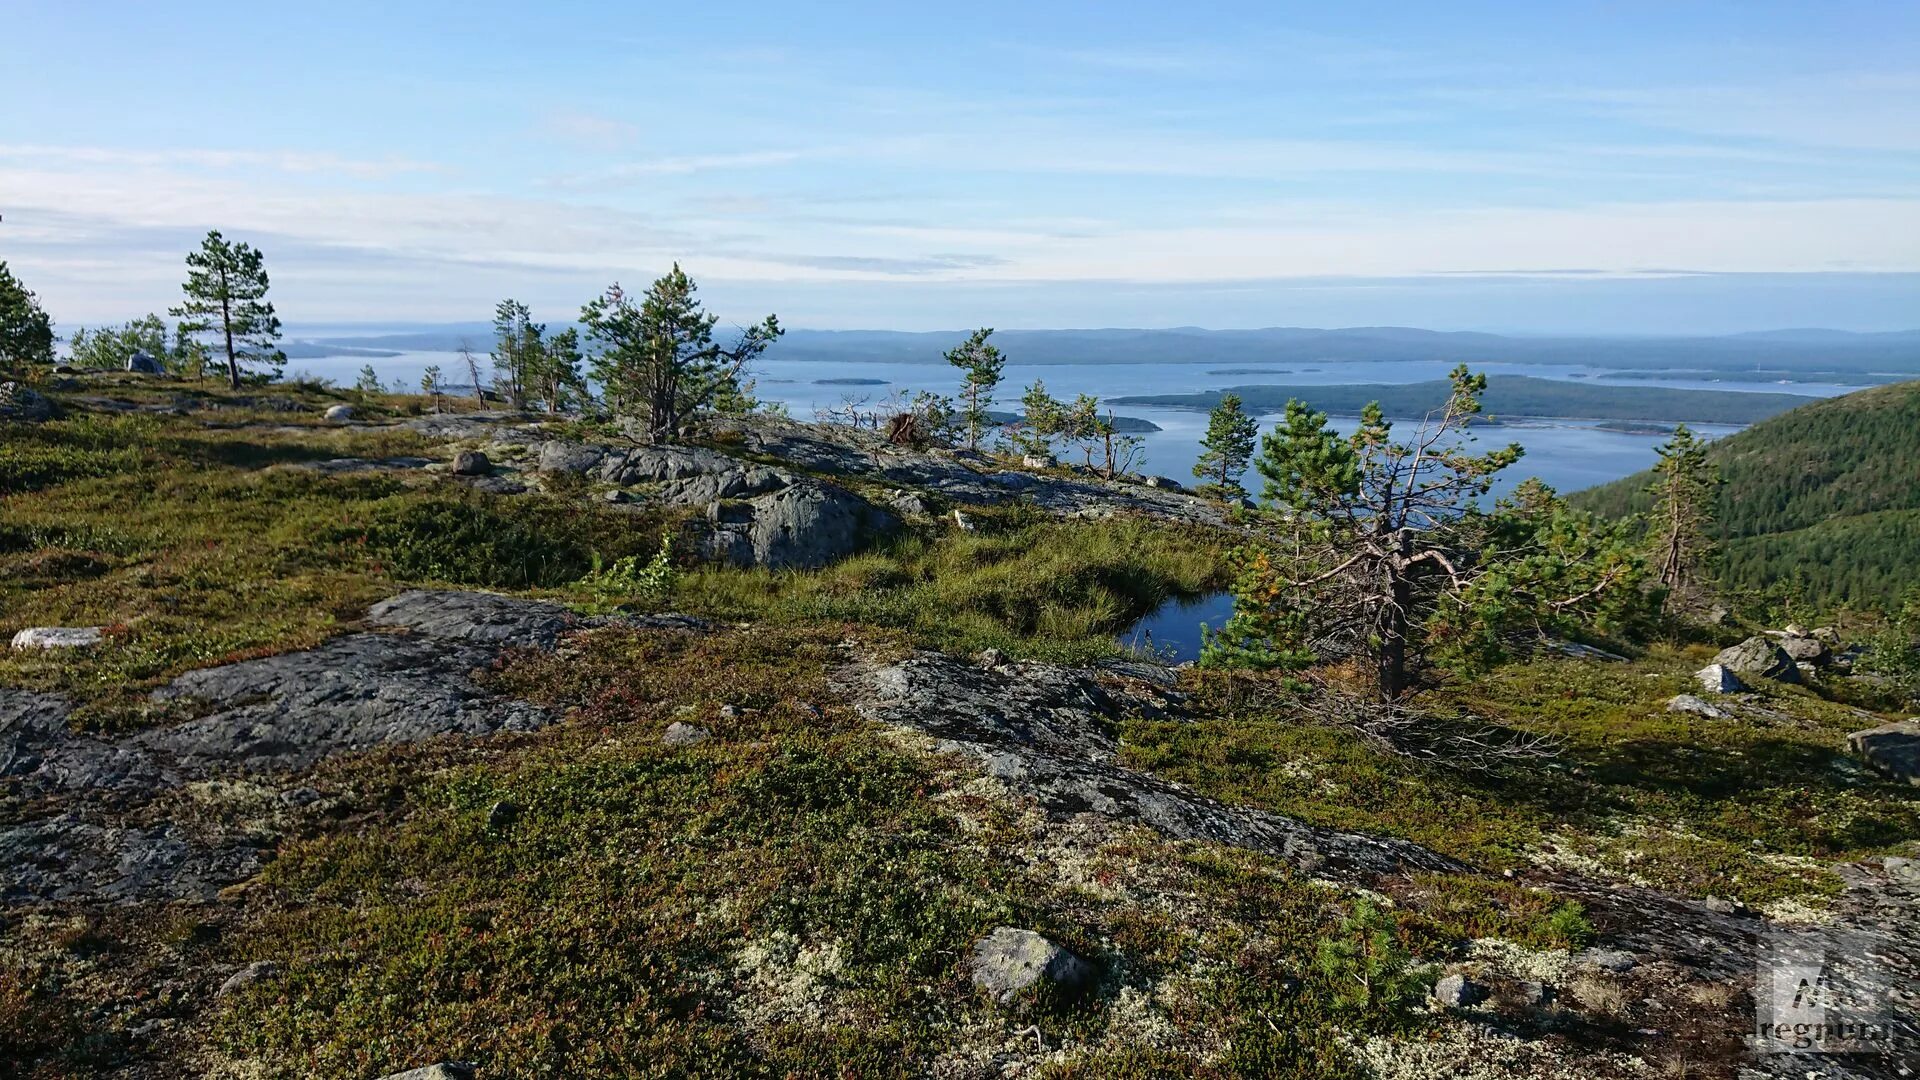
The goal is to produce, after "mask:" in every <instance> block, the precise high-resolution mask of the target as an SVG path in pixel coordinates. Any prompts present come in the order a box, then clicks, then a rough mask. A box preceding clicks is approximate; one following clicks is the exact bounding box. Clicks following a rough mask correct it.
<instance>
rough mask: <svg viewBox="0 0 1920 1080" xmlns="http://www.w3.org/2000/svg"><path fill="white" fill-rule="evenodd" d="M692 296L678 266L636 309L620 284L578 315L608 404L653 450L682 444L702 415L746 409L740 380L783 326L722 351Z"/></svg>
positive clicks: (760, 326)
mask: <svg viewBox="0 0 1920 1080" xmlns="http://www.w3.org/2000/svg"><path fill="white" fill-rule="evenodd" d="M695 292H696V289H695V286H694V284H693V280H692V279H691V278H689V277H687V274H686V272H685V271H683V270H681V269H680V266H679V264H678V263H676V264H674V267H673V269H672V270H671V271H669V272H668V273H667V274H666V275H665V276H663V277H661V278H660V279H659V280H658V281H655V282H654V283H653V286H652V288H650V289H648V290H647V292H646V295H645V296H643V297H641V298H640V302H639V303H637V304H636V303H634V300H633V297H631V296H629V295H628V294H627V293H626V292H625V291H624V290H623V289H621V288H620V286H619V285H618V284H615V285H613V286H612V287H610V288H608V289H607V291H606V293H605V294H604V295H602V296H600V297H598V298H596V299H594V300H593V301H591V302H589V303H588V304H587V305H586V306H585V307H583V308H581V309H580V324H581V325H582V326H583V327H585V328H586V331H587V338H588V340H589V341H591V342H593V344H594V345H595V347H596V350H595V353H594V356H593V360H592V365H593V372H594V377H595V378H596V379H597V380H598V381H599V383H600V385H601V386H602V387H603V388H604V392H605V394H606V398H607V401H608V403H609V404H610V405H611V406H612V407H613V408H614V410H615V411H616V412H620V413H623V414H626V415H628V416H631V417H632V418H633V419H634V420H636V421H637V422H638V427H639V430H640V437H642V438H644V439H646V440H647V441H648V442H656V443H665V442H671V441H673V440H674V439H676V438H678V437H679V435H680V429H681V426H682V424H684V422H685V421H686V419H687V417H689V416H691V415H692V414H693V413H694V412H696V411H698V410H700V409H703V408H710V407H713V406H715V405H716V404H725V405H727V406H728V407H730V408H739V407H743V406H745V405H746V404H747V403H748V402H749V400H750V399H749V398H748V397H747V388H746V387H744V386H743V384H742V376H743V373H744V372H745V370H746V367H747V365H748V364H749V363H751V362H752V361H753V359H754V358H755V357H757V356H759V355H760V354H761V353H763V352H765V351H766V349H767V346H769V345H771V344H773V343H774V341H776V340H778V339H779V337H780V334H781V330H780V321H779V320H778V319H776V318H775V317H774V316H772V315H769V316H767V317H766V318H765V319H764V320H762V321H761V322H759V323H756V324H754V325H753V326H749V327H747V328H746V329H745V330H743V331H742V332H741V334H740V337H739V338H738V339H736V340H735V342H734V345H733V347H732V348H725V347H723V346H721V345H720V344H719V343H717V342H715V341H714V339H713V328H714V326H715V324H717V323H718V322H719V321H720V317H719V316H718V315H714V314H711V313H709V312H707V311H705V310H703V309H702V308H701V306H700V301H699V299H698V298H697V297H695V295H694V293H695Z"/></svg>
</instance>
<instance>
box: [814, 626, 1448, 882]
mask: <svg viewBox="0 0 1920 1080" xmlns="http://www.w3.org/2000/svg"><path fill="white" fill-rule="evenodd" d="M1100 674H1101V673H1100V672H1097V671H1090V670H1084V669H1076V668H1066V667H1060V666H1057V665H1051V664H1036V663H1020V664H1005V665H999V666H994V667H981V666H979V665H976V664H969V663H966V662H964V661H960V660H956V659H954V658H951V657H946V656H939V655H934V654H923V655H920V656H916V657H913V658H910V659H908V660H905V661H902V662H899V663H891V664H877V663H856V664H853V665H850V666H848V667H847V668H845V669H843V670H842V671H841V672H840V673H839V674H838V676H837V685H838V687H839V690H840V692H841V693H842V694H843V695H844V696H845V697H846V698H847V699H848V700H849V701H850V702H851V703H852V704H853V705H854V707H855V708H856V709H857V710H858V711H859V712H860V713H861V714H862V715H864V716H867V717H868V718H870V719H873V720H878V721H880V722H882V723H887V724H892V725H895V726H898V727H903V728H908V729H911V730H914V731H919V732H923V733H925V734H927V735H931V736H933V737H934V738H936V739H938V740H939V741H940V745H941V747H942V748H943V749H949V750H958V751H961V752H964V753H967V754H969V755H971V756H973V757H974V758H975V759H977V760H978V761H979V762H980V763H981V764H982V765H983V766H984V767H985V769H986V771H987V772H988V773H989V774H990V775H992V776H994V777H996V778H998V779H999V780H1001V781H1002V782H1003V783H1005V784H1006V785H1007V786H1008V787H1009V788H1010V789H1012V790H1013V791H1015V792H1017V793H1019V794H1021V795H1025V796H1028V797H1030V798H1032V799H1034V800H1035V801H1036V802H1037V803H1038V804H1039V805H1040V807H1041V808H1042V809H1044V810H1045V811H1046V812H1047V813H1048V814H1050V815H1052V816H1055V817H1061V818H1070V817H1073V816H1075V815H1077V814H1094V815H1097V816H1099V817H1104V818H1108V819H1111V820H1114V821H1121V822H1128V823H1132V824H1138V825H1144V826H1147V827H1149V828H1152V829H1154V830H1156V831H1158V832H1160V833H1162V834H1163V835H1166V836H1169V837H1172V838H1174V839H1180V840H1208V841H1213V842H1215V843H1221V844H1227V845H1230V846H1233V847H1241V848H1246V849H1248V850H1252V851H1258V852H1261V853H1263V854H1267V855H1272V856H1275V857H1278V858H1282V859H1285V860H1287V861H1289V862H1291V863H1293V864H1294V865H1295V866H1298V867H1300V868H1301V869H1303V870H1307V871H1310V872H1320V873H1331V874H1338V875H1342V876H1347V877H1353V878H1367V877H1378V876H1381V875H1385V874H1392V873H1399V872H1403V871H1407V870H1436V871H1457V870H1463V869H1465V867H1464V866H1463V865H1462V864H1460V863H1458V862H1456V861H1455V860H1453V859H1449V858H1447V857H1446V856H1444V855H1440V854H1438V853H1437V852H1433V851H1430V850H1428V849H1426V848H1423V847H1421V846H1419V845H1417V844H1413V843H1409V842H1407V841H1404V840H1395V839H1387V838H1378V837H1370V836H1362V835H1360V834H1358V833H1348V832H1341V831H1338V830H1335V829H1325V828H1319V827H1317V826H1312V825H1308V824H1306V823H1305V822H1301V821H1298V820H1295V819H1293V818H1290V817H1286V816H1284V815H1281V814H1274V813H1269V812H1267V811H1263V810H1256V809H1252V808H1248V807H1236V806H1227V805H1225V804H1223V803H1219V802H1216V801H1214V800H1212V799H1209V798H1207V797H1205V796H1203V795H1200V794H1198V793H1197V792H1194V791H1192V790H1190V789H1188V788H1186V787H1183V786H1181V785H1179V784H1174V783H1170V782H1168V781H1165V780H1161V779H1159V778H1157V777H1153V776H1149V775H1147V774H1145V773H1141V772H1138V771H1136V770H1133V769H1129V768H1127V767H1125V766H1124V765H1121V764H1119V763H1118V761H1117V760H1116V758H1117V755H1116V751H1117V749H1118V744H1117V740H1116V738H1115V736H1114V721H1115V720H1116V719H1118V718H1119V717H1122V716H1125V715H1129V714H1131V715H1156V714H1162V715H1163V714H1165V712H1166V710H1167V709H1168V708H1169V707H1177V702H1176V701H1174V700H1171V699H1170V698H1169V697H1168V696H1167V695H1166V694H1165V693H1164V691H1161V690H1158V689H1155V688H1153V687H1152V686H1151V684H1150V683H1148V684H1144V685H1143V682H1142V681H1139V680H1114V681H1112V682H1111V683H1109V681H1108V680H1104V679H1102V678H1100V677H1099V676H1100Z"/></svg>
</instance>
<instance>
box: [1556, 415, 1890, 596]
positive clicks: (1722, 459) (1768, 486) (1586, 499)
mask: <svg viewBox="0 0 1920 1080" xmlns="http://www.w3.org/2000/svg"><path fill="white" fill-rule="evenodd" d="M1709 456H1710V458H1711V459H1712V460H1713V462H1714V463H1715V464H1716V465H1718V466H1719V469H1720V474H1721V476H1722V478H1723V479H1724V481H1725V482H1724V483H1723V484H1722V485H1721V488H1720V491H1719V495H1718V499H1717V505H1716V508H1715V519H1716V521H1718V522H1719V527H1720V529H1721V533H1722V536H1723V537H1724V538H1725V540H1726V553H1725V556H1724V560H1723V566H1722V568H1721V577H1722V580H1723V582H1724V583H1725V584H1726V585H1728V586H1730V587H1733V588H1736V589H1757V590H1767V589H1781V588H1786V589H1790V590H1791V591H1792V592H1793V593H1795V594H1796V595H1798V596H1801V597H1803V598H1805V599H1808V600H1814V601H1817V602H1826V603H1842V602H1846V603H1852V604H1854V605H1863V606H1875V607H1877V606H1883V605H1885V604H1887V603H1889V602H1891V601H1892V600H1894V599H1895V598H1897V597H1898V596H1900V595H1901V594H1902V593H1904V592H1905V591H1906V590H1908V589H1910V588H1912V587H1913V586H1914V584H1915V580H1914V575H1913V568H1914V567H1915V566H1916V565H1920V382H1906V383H1895V384H1893V385H1891V386H1881V387H1875V388H1873V389H1870V390H1862V391H1859V392H1857V393H1852V394H1847V395H1845V396H1844V397H1838V398H1832V399H1829V400H1825V401H1820V402H1816V403H1814V404H1811V405H1804V406H1802V407H1800V408H1797V409H1794V410H1793V411H1791V412H1788V413H1784V414H1782V415H1780V416H1776V417H1774V418H1772V419H1770V420H1766V421H1764V422H1762V423H1759V424H1755V425H1754V426H1753V427H1751V428H1748V429H1747V430H1745V431H1742V432H1740V433H1739V434H1736V435H1732V436H1729V437H1727V438H1726V439H1723V440H1721V441H1719V442H1717V443H1715V444H1713V446H1712V448H1711V449H1710V450H1709ZM1651 480H1652V474H1651V473H1639V474H1636V475H1634V476H1629V477H1627V478H1625V479H1622V480H1617V481H1615V482H1613V483H1611V484H1606V485H1603V486H1601V487H1597V488H1594V489H1592V490H1590V491H1585V492H1581V493H1579V494H1578V495H1575V496H1574V497H1573V501H1574V502H1575V503H1576V504H1578V505H1580V506H1582V507H1585V508H1587V509H1591V510H1595V511H1599V512H1601V513H1605V514H1609V515H1614V516H1619V515H1624V514H1629V513H1636V512H1640V511H1644V510H1646V509H1647V508H1648V507H1649V506H1650V505H1651V503H1652V496H1651V495H1650V494H1648V491H1647V487H1648V485H1649V483H1650V482H1651Z"/></svg>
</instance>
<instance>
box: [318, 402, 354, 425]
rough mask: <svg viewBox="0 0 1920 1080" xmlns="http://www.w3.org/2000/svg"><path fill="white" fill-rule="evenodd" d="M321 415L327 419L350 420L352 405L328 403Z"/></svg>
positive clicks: (351, 417)
mask: <svg viewBox="0 0 1920 1080" xmlns="http://www.w3.org/2000/svg"><path fill="white" fill-rule="evenodd" d="M323 415H324V416H325V417H326V418H327V419H329V420H332V421H335V422H340V421H346V420H351V419H353V406H351V405H329V406H327V411H326V412H325V413H324V414H323Z"/></svg>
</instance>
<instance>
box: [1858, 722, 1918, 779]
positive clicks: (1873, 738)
mask: <svg viewBox="0 0 1920 1080" xmlns="http://www.w3.org/2000/svg"><path fill="white" fill-rule="evenodd" d="M1847 746H1849V747H1850V748H1852V750H1853V752H1854V753H1856V754H1859V755H1860V757H1861V758H1862V759H1864V760H1865V761H1866V763H1867V764H1869V765H1871V766H1873V767H1874V768H1875V769H1878V770H1879V771H1881V772H1882V773H1885V774H1886V775H1887V776H1889V777H1892V778H1893V779H1895V780H1899V781H1901V782H1902V783H1907V784H1913V785H1916V786H1920V717H1915V718H1914V719H1912V720H1897V721H1895V722H1893V723H1891V724H1882V725H1880V726H1879V727H1876V728H1868V729H1866V730H1865V731H1856V732H1854V733H1853V734H1851V735H1848V736H1847Z"/></svg>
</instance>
